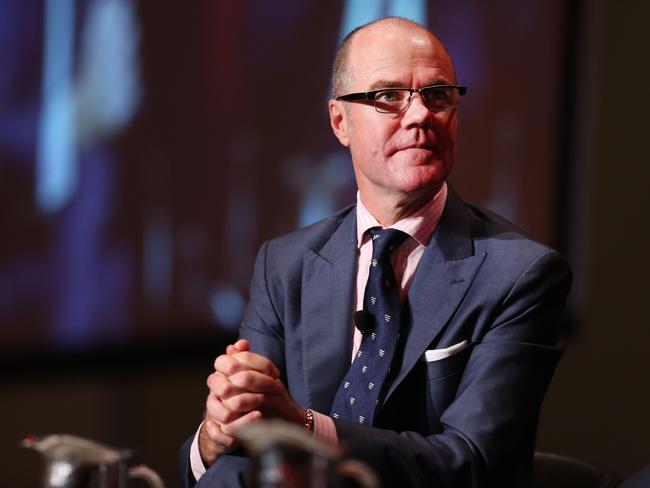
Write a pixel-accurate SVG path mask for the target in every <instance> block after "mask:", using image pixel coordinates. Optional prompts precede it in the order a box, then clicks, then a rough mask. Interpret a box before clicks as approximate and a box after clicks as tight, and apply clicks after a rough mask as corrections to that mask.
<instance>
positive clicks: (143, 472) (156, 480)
mask: <svg viewBox="0 0 650 488" xmlns="http://www.w3.org/2000/svg"><path fill="white" fill-rule="evenodd" d="M127 475H128V477H129V479H141V480H145V481H146V482H147V483H149V486H151V488H165V483H163V480H162V479H161V478H160V476H158V473H156V472H155V471H154V470H153V469H151V468H150V467H148V466H145V465H144V464H141V465H139V466H133V467H132V468H129V470H128V471H127Z"/></svg>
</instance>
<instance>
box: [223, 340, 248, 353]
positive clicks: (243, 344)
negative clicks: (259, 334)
mask: <svg viewBox="0 0 650 488" xmlns="http://www.w3.org/2000/svg"><path fill="white" fill-rule="evenodd" d="M250 348H251V345H250V343H249V342H248V340H246V339H239V340H238V341H237V342H235V343H234V344H231V345H229V346H227V347H226V354H227V355H228V356H232V355H233V354H235V353H236V352H242V351H250Z"/></svg>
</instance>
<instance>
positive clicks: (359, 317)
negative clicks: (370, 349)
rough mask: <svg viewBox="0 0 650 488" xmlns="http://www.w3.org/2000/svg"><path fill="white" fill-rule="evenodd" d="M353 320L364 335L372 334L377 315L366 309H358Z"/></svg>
mask: <svg viewBox="0 0 650 488" xmlns="http://www.w3.org/2000/svg"><path fill="white" fill-rule="evenodd" d="M353 321H354V326H355V327H356V328H357V329H359V332H361V335H364V336H365V335H368V334H370V333H371V332H372V331H373V330H374V328H375V317H374V316H373V315H372V314H371V313H370V312H366V311H365V310H357V311H356V312H354V317H353Z"/></svg>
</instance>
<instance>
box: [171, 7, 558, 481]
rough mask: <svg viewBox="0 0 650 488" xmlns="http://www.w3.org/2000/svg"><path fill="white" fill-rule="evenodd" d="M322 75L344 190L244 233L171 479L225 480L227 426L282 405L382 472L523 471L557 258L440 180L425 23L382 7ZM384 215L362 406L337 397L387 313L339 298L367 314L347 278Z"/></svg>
mask: <svg viewBox="0 0 650 488" xmlns="http://www.w3.org/2000/svg"><path fill="white" fill-rule="evenodd" d="M333 91H334V96H333V98H332V100H330V101H329V114H330V121H331V126H332V129H333V131H334V134H335V135H336V137H337V138H338V140H339V141H340V142H341V144H343V145H344V146H346V147H348V148H349V149H350V151H351V154H352V160H353V165H354V172H355V177H356V181H357V185H358V188H359V192H358V195H357V204H356V205H355V206H352V207H350V208H347V209H344V210H342V211H341V212H339V213H336V214H334V215H332V216H331V217H329V218H327V219H325V220H324V221H321V222H319V223H316V224H314V225H312V226H309V227H307V228H304V229H301V230H299V231H296V232H294V233H292V234H289V235H286V236H283V237H280V238H278V239H274V240H271V241H269V242H267V243H266V244H264V245H263V246H262V248H261V249H260V252H259V254H258V257H257V261H256V265H255V272H254V276H253V279H252V283H251V298H250V303H249V305H248V307H247V310H246V314H245V317H244V320H243V323H242V326H241V329H240V336H241V339H240V340H239V341H238V342H237V343H235V344H234V345H231V346H229V347H228V348H227V350H226V353H225V354H223V355H221V356H219V357H218V358H217V359H216V361H215V372H214V373H213V374H212V375H211V376H210V377H209V378H208V386H209V388H210V393H209V395H208V399H207V402H206V415H205V421H204V422H203V423H202V424H201V427H200V428H199V430H198V432H197V434H196V436H195V437H194V438H192V439H189V440H188V442H187V443H186V444H185V446H184V447H183V449H182V450H181V457H180V472H181V478H182V481H183V483H184V484H185V485H187V486H191V485H192V484H193V483H194V482H195V480H196V479H197V478H198V479H199V482H198V486H236V485H238V484H239V483H240V482H241V476H242V472H244V471H245V470H246V466H247V459H246V458H245V457H244V456H243V455H242V454H241V453H240V452H238V451H237V450H236V449H234V448H235V447H236V440H235V437H234V436H235V434H236V432H237V431H238V430H239V429H240V428H242V427H243V426H246V425H248V424H251V423H253V422H257V421H259V420H260V419H265V418H282V419H284V420H286V421H288V422H292V423H295V424H299V425H304V426H305V429H307V430H308V431H310V432H312V433H313V435H315V436H317V437H319V438H321V439H323V440H325V441H326V442H332V443H338V444H340V445H342V446H344V447H345V452H346V453H347V455H348V456H349V457H351V458H355V459H360V460H362V461H364V462H366V463H367V464H369V465H370V466H371V467H372V468H373V469H374V470H375V471H376V472H377V474H378V475H379V477H380V479H381V481H382V482H383V484H384V486H450V487H451V486H453V487H470V486H472V487H474V486H499V487H506V486H527V485H528V484H529V482H530V475H531V464H532V459H533V451H534V444H535V435H536V429H537V422H538V417H539V411H540V406H541V403H542V400H543V397H544V395H545V392H546V389H547V387H548V384H549V382H550V380H551V377H552V374H553V370H554V368H555V365H556V364H557V361H558V360H559V358H560V356H561V348H560V347H559V346H558V342H559V340H560V330H559V329H560V327H559V322H560V315H561V313H562V309H563V305H564V300H565V297H566V294H567V293H568V290H569V287H570V282H571V273H570V270H569V268H568V266H567V264H566V263H565V261H564V260H563V259H562V258H561V257H560V256H559V255H558V254H557V253H556V252H555V251H553V250H551V249H549V248H547V247H544V246H543V245H541V244H538V243H535V242H533V241H531V240H530V239H528V238H526V237H524V236H523V235H522V234H521V233H520V232H519V231H518V230H517V229H516V228H515V227H514V226H512V225H511V224H509V223H508V222H506V221H505V220H503V219H502V218H500V217H498V216H497V215H495V214H493V213H491V212H488V211H484V210H480V209H478V208H475V207H472V206H469V205H467V204H465V203H463V202H462V201H461V200H460V198H459V197H458V196H457V195H456V194H455V193H454V191H453V190H452V189H451V188H450V187H449V186H448V185H447V183H446V178H447V176H448V175H449V173H450V171H451V168H452V166H453V162H454V156H455V150H456V131H457V124H458V118H457V117H458V116H457V110H458V104H459V99H460V96H461V95H462V94H464V92H465V89H464V87H461V86H458V85H456V75H455V70H454V67H453V64H452V61H451V59H450V57H449V55H448V53H447V51H446V50H445V48H444V47H443V46H442V44H441V43H440V41H439V40H438V39H437V38H436V37H435V36H433V35H432V34H431V33H430V32H429V31H427V30H426V29H425V28H423V27H422V26H419V25H417V24H415V23H413V22H410V21H406V20H404V19H395V18H389V19H383V20H380V21H377V22H374V23H371V24H368V25H366V26H363V27H361V28H359V29H357V30H355V31H353V32H352V33H350V35H349V36H348V37H347V38H346V39H345V40H344V41H343V43H342V45H341V47H340V48H339V51H338V52H337V57H336V60H335V65H334V77H333ZM385 229H397V230H398V231H401V232H395V233H396V234H400V235H402V236H403V238H402V239H403V240H401V241H400V243H398V244H396V245H394V246H392V247H394V248H395V250H393V251H391V252H392V253H391V254H390V255H389V258H388V259H390V265H391V271H390V273H391V276H393V275H394V276H393V278H394V280H395V284H396V285H397V288H398V289H397V290H395V291H394V294H395V295H396V296H397V295H398V296H399V298H396V299H395V300H398V302H397V303H398V307H399V309H400V310H399V316H400V317H401V318H400V320H399V324H398V325H399V329H398V330H397V334H396V335H395V336H394V337H395V341H394V345H392V346H391V353H390V354H389V357H390V364H389V366H390V367H389V369H388V371H387V372H386V375H385V377H382V378H381V380H380V381H379V383H378V384H377V388H376V389H375V388H374V387H375V383H374V382H372V383H370V384H369V385H368V388H369V393H368V395H370V390H373V391H372V393H373V394H374V393H376V394H378V397H377V400H376V407H375V408H374V409H371V411H370V415H368V414H365V413H364V414H363V415H359V416H358V417H357V416H356V415H351V414H349V413H347V414H343V413H341V414H339V412H343V410H345V409H347V406H348V404H347V403H346V402H347V400H348V397H347V396H346V391H345V390H346V389H347V388H348V387H350V383H354V384H356V383H355V382H357V381H359V378H360V377H362V376H363V374H366V368H363V369H362V370H360V371H357V370H356V369H355V368H357V367H360V365H361V364H365V363H363V362H362V361H365V356H364V359H363V360H360V359H359V358H360V357H361V354H362V353H363V352H364V351H366V352H367V351H368V350H369V349H368V347H370V346H369V344H370V342H371V341H374V340H375V332H376V333H377V334H380V335H381V334H383V333H384V332H383V330H384V329H382V327H384V324H383V322H382V321H381V320H380V319H382V318H383V317H385V320H386V322H388V321H389V319H390V318H391V316H390V314H388V313H385V314H384V313H382V317H380V318H379V319H378V320H377V321H374V318H376V317H373V319H372V320H371V322H372V323H371V325H370V327H369V329H368V328H367V327H366V326H365V325H364V323H357V326H358V328H355V327H354V326H353V312H354V311H355V310H364V312H363V313H362V315H363V316H362V317H361V319H363V320H360V322H365V319H364V317H367V316H368V315H370V316H371V317H372V314H370V313H367V312H366V310H369V307H371V306H373V305H374V301H375V297H374V296H373V297H372V304H371V303H370V301H369V297H368V296H364V295H365V294H366V290H367V288H366V282H368V286H370V282H371V281H373V278H372V277H373V276H375V275H373V273H375V271H373V267H375V266H377V262H376V261H377V259H376V258H375V256H374V255H373V246H375V244H374V242H373V241H374V240H375V238H376V237H379V236H380V234H375V231H376V230H379V232H380V233H381V232H385ZM381 235H387V234H381ZM382 238H383V237H382ZM382 259H383V258H382ZM380 264H381V265H382V266H384V264H383V263H380ZM380 283H382V281H380ZM385 283H386V287H387V288H390V287H389V281H386V282H385ZM368 289H369V288H368ZM372 294H373V295H375V294H376V293H375V292H372ZM391 313H392V312H391ZM356 316H357V315H355V317H356ZM360 329H362V330H360ZM363 329H368V330H363ZM382 347H384V346H382ZM393 350H394V351H393ZM384 352H385V351H384V350H383V349H382V350H380V356H382V357H383V356H384ZM373 354H374V352H373ZM353 358H354V360H353ZM360 361H361V362H360ZM355 363H356V364H355ZM353 386H354V385H353ZM363 396H364V398H365V395H363ZM373 398H374V397H373ZM341 399H343V403H341ZM360 399H362V398H360ZM350 403H351V404H353V403H355V399H354V398H353V399H351V402H350ZM357 403H359V402H357ZM373 405H374V400H373ZM353 407H354V405H353ZM355 408H356V407H355ZM342 409H343V410H342ZM206 469H207V470H206Z"/></svg>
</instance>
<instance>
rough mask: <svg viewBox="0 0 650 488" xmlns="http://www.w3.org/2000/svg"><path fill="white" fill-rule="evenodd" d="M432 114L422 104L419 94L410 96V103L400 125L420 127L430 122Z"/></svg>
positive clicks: (422, 100)
mask: <svg viewBox="0 0 650 488" xmlns="http://www.w3.org/2000/svg"><path fill="white" fill-rule="evenodd" d="M432 114H433V112H431V111H430V110H429V109H428V108H427V106H426V105H425V104H424V99H423V98H422V94H421V93H420V92H415V93H413V94H411V103H410V104H409V107H408V108H407V109H406V112H404V115H403V116H402V124H405V125H406V126H410V125H414V124H415V125H421V124H423V123H426V122H427V121H428V120H430V118H431V116H432Z"/></svg>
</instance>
